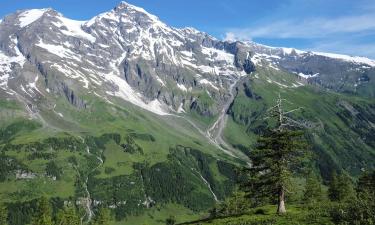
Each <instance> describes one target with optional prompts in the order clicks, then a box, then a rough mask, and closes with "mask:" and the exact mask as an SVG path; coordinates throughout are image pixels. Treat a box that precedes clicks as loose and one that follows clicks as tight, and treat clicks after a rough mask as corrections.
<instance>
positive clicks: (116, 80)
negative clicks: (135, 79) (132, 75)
mask: <svg viewBox="0 0 375 225" xmlns="http://www.w3.org/2000/svg"><path fill="white" fill-rule="evenodd" d="M104 76H105V78H106V79H107V80H108V81H111V82H112V83H113V84H114V85H116V86H117V87H118V90H116V91H112V92H109V91H107V94H109V95H113V96H116V97H120V98H122V99H124V100H125V101H128V102H130V103H132V104H134V105H136V106H139V107H141V108H143V109H146V110H148V111H150V112H153V113H155V114H158V115H169V114H168V113H167V112H165V110H164V109H163V105H162V104H161V103H160V102H159V100H157V99H154V100H152V101H151V102H148V103H145V102H144V101H143V100H142V99H141V98H140V96H139V94H137V93H136V92H135V91H134V90H133V89H132V88H131V86H130V85H129V84H128V83H127V82H126V81H125V80H123V79H122V78H120V77H119V76H117V75H115V74H114V73H113V72H111V73H109V74H105V75H104Z"/></svg>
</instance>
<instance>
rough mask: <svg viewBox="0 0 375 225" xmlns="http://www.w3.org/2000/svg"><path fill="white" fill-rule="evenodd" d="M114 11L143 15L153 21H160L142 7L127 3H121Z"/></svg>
mask: <svg viewBox="0 0 375 225" xmlns="http://www.w3.org/2000/svg"><path fill="white" fill-rule="evenodd" d="M114 10H115V11H116V12H118V13H129V14H142V15H144V16H147V17H149V18H150V19H151V20H154V21H159V18H158V17H157V16H155V15H152V14H151V13H149V12H147V11H146V10H145V9H143V8H141V7H138V6H135V5H132V4H129V3H127V2H125V1H121V2H120V4H119V5H118V6H116V7H115V8H114Z"/></svg>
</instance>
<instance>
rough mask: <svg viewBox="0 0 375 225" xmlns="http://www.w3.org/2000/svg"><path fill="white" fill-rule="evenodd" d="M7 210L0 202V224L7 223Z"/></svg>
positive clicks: (4, 224) (5, 224)
mask: <svg viewBox="0 0 375 225" xmlns="http://www.w3.org/2000/svg"><path fill="white" fill-rule="evenodd" d="M7 219H8V211H7V208H6V207H5V206H4V205H2V204H0V225H7V224H8V222H7Z"/></svg>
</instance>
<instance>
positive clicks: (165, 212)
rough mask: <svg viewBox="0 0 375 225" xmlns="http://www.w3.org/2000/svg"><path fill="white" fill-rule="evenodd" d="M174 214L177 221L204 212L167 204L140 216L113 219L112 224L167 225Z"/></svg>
mask: <svg viewBox="0 0 375 225" xmlns="http://www.w3.org/2000/svg"><path fill="white" fill-rule="evenodd" d="M170 216H173V217H174V218H175V219H176V222H177V223H181V222H186V221H190V220H194V219H198V218H200V217H201V216H202V214H199V213H196V212H193V211H191V210H189V209H187V208H185V207H183V206H181V205H177V204H167V205H164V206H163V207H162V208H159V207H158V208H154V209H150V210H149V211H147V213H145V214H143V215H140V216H130V217H128V218H127V219H126V220H124V221H120V222H116V221H112V223H111V224H110V225H124V224H129V225H133V224H134V225H135V224H137V225H165V220H166V219H167V218H169V217H170Z"/></svg>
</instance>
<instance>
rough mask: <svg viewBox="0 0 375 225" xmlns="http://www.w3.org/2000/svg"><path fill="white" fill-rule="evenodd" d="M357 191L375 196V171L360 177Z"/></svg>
mask: <svg viewBox="0 0 375 225" xmlns="http://www.w3.org/2000/svg"><path fill="white" fill-rule="evenodd" d="M357 192H358V193H363V192H368V193H369V194H370V195H371V196H375V171H372V172H371V173H369V172H365V173H364V174H362V176H361V177H360V178H359V179H358V183H357Z"/></svg>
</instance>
